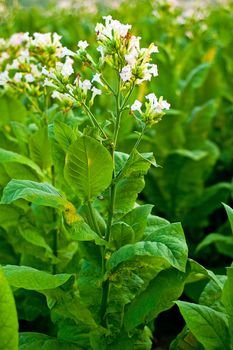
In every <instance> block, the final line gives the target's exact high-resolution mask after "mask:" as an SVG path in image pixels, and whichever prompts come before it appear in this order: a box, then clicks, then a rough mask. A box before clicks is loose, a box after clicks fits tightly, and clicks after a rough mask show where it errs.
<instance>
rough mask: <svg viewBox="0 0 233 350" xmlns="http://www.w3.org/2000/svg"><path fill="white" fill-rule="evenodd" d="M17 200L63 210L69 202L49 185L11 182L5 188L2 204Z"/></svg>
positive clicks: (20, 181)
mask: <svg viewBox="0 0 233 350" xmlns="http://www.w3.org/2000/svg"><path fill="white" fill-rule="evenodd" d="M17 199H25V200H27V201H29V202H32V203H34V204H37V205H45V206H48V207H53V208H61V209H63V208H64V207H65V205H66V203H67V200H66V199H65V198H64V197H62V196H61V195H60V193H59V192H58V191H57V190H56V188H55V187H53V186H52V185H50V184H48V183H46V182H45V183H39V182H35V181H28V180H11V181H10V182H9V183H8V184H7V186H6V187H5V188H4V191H3V196H2V200H1V202H2V203H3V204H9V203H12V202H13V201H16V200H17Z"/></svg>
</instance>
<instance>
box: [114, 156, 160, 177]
mask: <svg viewBox="0 0 233 350" xmlns="http://www.w3.org/2000/svg"><path fill="white" fill-rule="evenodd" d="M119 157H121V162H122V161H123V160H124V159H125V158H127V160H126V161H125V162H124V163H123V162H122V163H123V164H121V168H120V169H119V173H118V176H117V178H116V181H119V180H120V179H122V178H124V177H129V176H130V175H137V174H138V175H145V174H146V173H147V172H148V170H149V168H150V167H151V165H154V166H157V164H156V162H155V159H154V156H153V153H141V154H140V153H139V152H138V151H137V150H134V151H133V152H132V153H131V155H130V156H128V155H125V156H124V157H122V153H117V154H116V158H117V160H116V162H117V164H118V167H119V165H120V160H119Z"/></svg>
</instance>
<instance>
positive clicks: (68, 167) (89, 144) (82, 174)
mask: <svg viewBox="0 0 233 350" xmlns="http://www.w3.org/2000/svg"><path fill="white" fill-rule="evenodd" d="M112 170H113V162H112V158H111V155H110V153H109V152H108V151H107V149H106V148H105V147H104V146H103V145H101V144H100V143H99V142H98V141H96V140H94V139H93V138H91V137H89V136H82V137H79V138H78V139H77V140H76V141H75V142H74V143H73V144H72V145H71V147H70V148H69V151H68V154H67V157H66V164H65V170H64V171H65V177H66V179H67V181H68V182H69V183H70V185H71V186H72V188H73V189H74V191H75V193H76V195H77V196H78V197H79V198H80V199H81V200H83V201H89V200H91V199H93V198H94V197H96V196H97V195H99V194H100V193H101V192H103V191H104V190H105V189H106V188H107V187H108V186H109V185H110V183H111V180H112Z"/></svg>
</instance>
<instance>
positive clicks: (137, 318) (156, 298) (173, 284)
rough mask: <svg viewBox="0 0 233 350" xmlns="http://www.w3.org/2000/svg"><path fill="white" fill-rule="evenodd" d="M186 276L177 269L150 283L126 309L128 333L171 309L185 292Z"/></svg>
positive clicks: (159, 275) (168, 271)
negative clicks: (174, 302)
mask: <svg viewBox="0 0 233 350" xmlns="http://www.w3.org/2000/svg"><path fill="white" fill-rule="evenodd" d="M184 283H185V274H184V273H182V272H179V271H177V270H175V269H168V270H165V271H162V272H160V273H159V274H158V276H157V277H155V278H154V279H153V280H152V281H151V282H150V283H149V286H148V287H147V289H146V290H145V291H144V292H142V293H141V294H139V296H138V297H136V298H135V299H134V300H133V301H132V303H131V304H129V306H127V307H126V311H125V316H124V325H125V328H126V330H127V331H130V330H132V329H133V328H135V327H137V326H138V325H140V324H144V323H148V322H149V321H151V320H152V319H154V318H156V317H157V316H158V315H159V314H160V313H161V312H163V311H165V310H167V309H169V308H171V307H172V306H173V301H174V300H176V299H178V298H179V297H180V295H181V293H182V291H183V288H184Z"/></svg>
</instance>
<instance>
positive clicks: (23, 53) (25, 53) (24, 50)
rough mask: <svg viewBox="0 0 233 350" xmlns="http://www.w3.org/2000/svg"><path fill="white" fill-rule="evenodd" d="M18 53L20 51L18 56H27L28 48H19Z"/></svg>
mask: <svg viewBox="0 0 233 350" xmlns="http://www.w3.org/2000/svg"><path fill="white" fill-rule="evenodd" d="M19 53H20V56H21V57H23V58H27V57H29V51H28V49H21V50H20V51H19Z"/></svg>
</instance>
